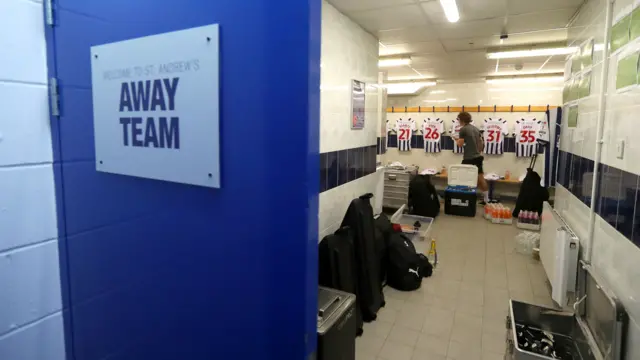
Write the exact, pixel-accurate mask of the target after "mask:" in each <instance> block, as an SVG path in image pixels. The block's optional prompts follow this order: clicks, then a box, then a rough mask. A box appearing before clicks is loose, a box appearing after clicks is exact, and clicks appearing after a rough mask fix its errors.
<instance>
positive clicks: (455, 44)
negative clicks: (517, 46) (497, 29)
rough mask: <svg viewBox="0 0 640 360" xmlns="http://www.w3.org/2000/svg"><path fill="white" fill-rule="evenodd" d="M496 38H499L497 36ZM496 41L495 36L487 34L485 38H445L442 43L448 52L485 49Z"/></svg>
mask: <svg viewBox="0 0 640 360" xmlns="http://www.w3.org/2000/svg"><path fill="white" fill-rule="evenodd" d="M495 38H498V37H497V36H496V37H495ZM493 41H494V37H492V36H486V37H483V38H467V39H445V40H442V45H443V46H444V48H445V50H446V51H447V52H451V51H466V50H484V49H486V48H487V47H488V46H490V45H491V44H492V43H493Z"/></svg>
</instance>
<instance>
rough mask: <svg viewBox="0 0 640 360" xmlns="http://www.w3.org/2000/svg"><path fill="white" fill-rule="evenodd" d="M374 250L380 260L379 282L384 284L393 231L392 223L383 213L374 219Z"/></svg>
mask: <svg viewBox="0 0 640 360" xmlns="http://www.w3.org/2000/svg"><path fill="white" fill-rule="evenodd" d="M374 223H375V232H376V236H375V238H376V252H377V255H378V260H379V262H380V283H381V284H382V285H383V286H384V285H385V284H386V278H387V264H388V263H389V250H388V247H389V237H390V236H391V234H392V233H393V232H394V230H393V224H392V223H391V220H389V217H388V216H387V215H385V214H380V216H379V217H378V218H377V219H375V221H374Z"/></svg>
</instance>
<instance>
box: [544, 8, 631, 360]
mask: <svg viewBox="0 0 640 360" xmlns="http://www.w3.org/2000/svg"><path fill="white" fill-rule="evenodd" d="M634 2H635V3H637V1H634V0H616V1H615V3H614V10H613V18H614V19H619V18H620V17H622V16H623V15H624V13H625V12H628V11H630V10H631V7H632V4H633V3H634ZM606 3H607V1H606V0H589V1H587V2H586V3H585V5H584V6H583V7H582V9H581V11H580V13H579V14H578V16H577V18H576V20H575V22H574V23H573V24H572V25H571V26H570V28H569V42H570V44H574V45H579V44H580V43H582V42H584V41H585V40H587V39H589V38H594V39H595V41H594V42H595V51H594V64H593V67H592V69H591V76H592V78H591V89H592V90H591V96H590V97H588V98H585V99H581V100H579V101H578V102H577V104H578V106H579V117H578V126H577V127H576V128H575V129H568V128H567V127H566V120H565V121H563V123H564V127H563V129H562V135H561V140H560V148H561V149H562V150H564V151H567V152H570V153H573V154H577V155H580V156H582V157H585V158H589V159H592V160H593V159H595V152H596V141H597V139H596V126H597V120H598V115H599V113H598V93H599V92H600V79H601V76H602V65H603V50H602V49H603V45H604V44H603V43H604V30H605V29H604V25H605V13H606V11H605V10H606V7H605V6H606ZM614 21H615V20H614ZM617 58H618V56H617V54H616V53H614V54H612V55H611V56H610V66H609V74H608V77H607V88H606V90H607V91H606V108H605V109H604V113H605V120H604V133H603V138H602V140H603V149H602V162H603V163H604V164H606V165H610V166H614V167H616V168H618V169H622V170H625V171H628V172H631V173H634V174H640V145H638V143H637V141H635V134H636V133H637V132H638V121H637V114H638V113H639V112H640V96H639V95H640V92H639V91H638V90H635V91H631V92H627V93H618V92H616V90H615V77H616V66H617ZM587 70H588V69H587ZM569 76H570V74H569V73H567V74H566V77H567V78H568V77H569ZM565 115H566V112H565ZM620 139H624V140H625V144H626V147H625V149H624V158H623V159H618V158H617V157H616V151H615V148H616V141H617V140H620ZM596 186H597V185H596ZM556 208H557V209H558V210H560V212H561V213H562V214H563V216H564V217H565V218H566V220H567V221H568V222H569V223H570V224H571V225H572V227H573V229H574V231H576V232H577V233H578V235H579V236H581V237H582V239H581V242H582V243H583V244H585V243H586V237H587V229H588V225H589V214H590V209H589V208H587V206H586V205H585V204H584V203H582V201H580V199H578V198H576V197H575V196H574V195H572V194H571V193H570V192H569V191H567V190H566V189H564V188H563V187H561V186H559V187H558V189H557V190H556ZM637 211H638V209H636V212H637ZM595 221H596V222H595V237H594V244H593V258H592V263H593V266H594V268H595V269H596V271H597V272H598V273H599V274H600V276H602V277H603V278H604V279H605V280H606V281H607V282H608V286H610V287H611V289H612V290H613V292H614V293H615V294H616V295H617V296H618V297H619V298H620V300H621V301H622V303H623V304H624V306H625V308H626V310H627V312H628V313H629V315H630V324H629V336H628V339H627V342H626V344H627V350H626V357H625V358H626V359H640V345H639V344H640V324H639V323H640V265H639V264H640V249H638V247H637V246H636V245H634V244H633V243H632V242H631V241H630V240H629V239H627V238H625V237H624V236H623V235H622V234H621V233H620V232H618V231H617V230H616V229H614V228H613V227H612V226H611V225H609V224H608V223H607V222H606V221H604V220H603V219H602V218H601V217H600V216H596V220H595Z"/></svg>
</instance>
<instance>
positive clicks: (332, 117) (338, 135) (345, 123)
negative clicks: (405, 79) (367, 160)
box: [320, 1, 379, 153]
mask: <svg viewBox="0 0 640 360" xmlns="http://www.w3.org/2000/svg"><path fill="white" fill-rule="evenodd" d="M321 51H322V53H321V58H320V66H321V69H320V89H321V91H320V152H321V153H324V152H329V151H335V150H342V149H349V148H355V147H360V146H366V145H375V144H376V137H377V126H378V105H379V95H378V86H377V84H378V39H376V38H375V37H374V36H373V35H371V34H369V33H368V32H366V31H365V30H363V29H362V28H361V27H360V26H359V25H358V24H356V23H354V22H353V21H351V19H349V18H348V17H346V16H345V15H343V14H342V13H341V12H339V11H338V10H336V8H334V7H333V6H332V5H331V4H329V3H327V2H326V1H323V2H322V50H321ZM353 79H355V80H360V81H364V82H365V83H366V84H367V87H366V93H365V108H366V110H365V111H366V113H365V127H364V129H362V130H351V128H350V119H351V80H353Z"/></svg>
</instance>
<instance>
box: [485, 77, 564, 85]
mask: <svg viewBox="0 0 640 360" xmlns="http://www.w3.org/2000/svg"><path fill="white" fill-rule="evenodd" d="M486 81H487V84H522V83H549V82H562V81H564V77H563V76H537V77H512V78H503V79H501V78H491V79H487V80H486Z"/></svg>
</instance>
